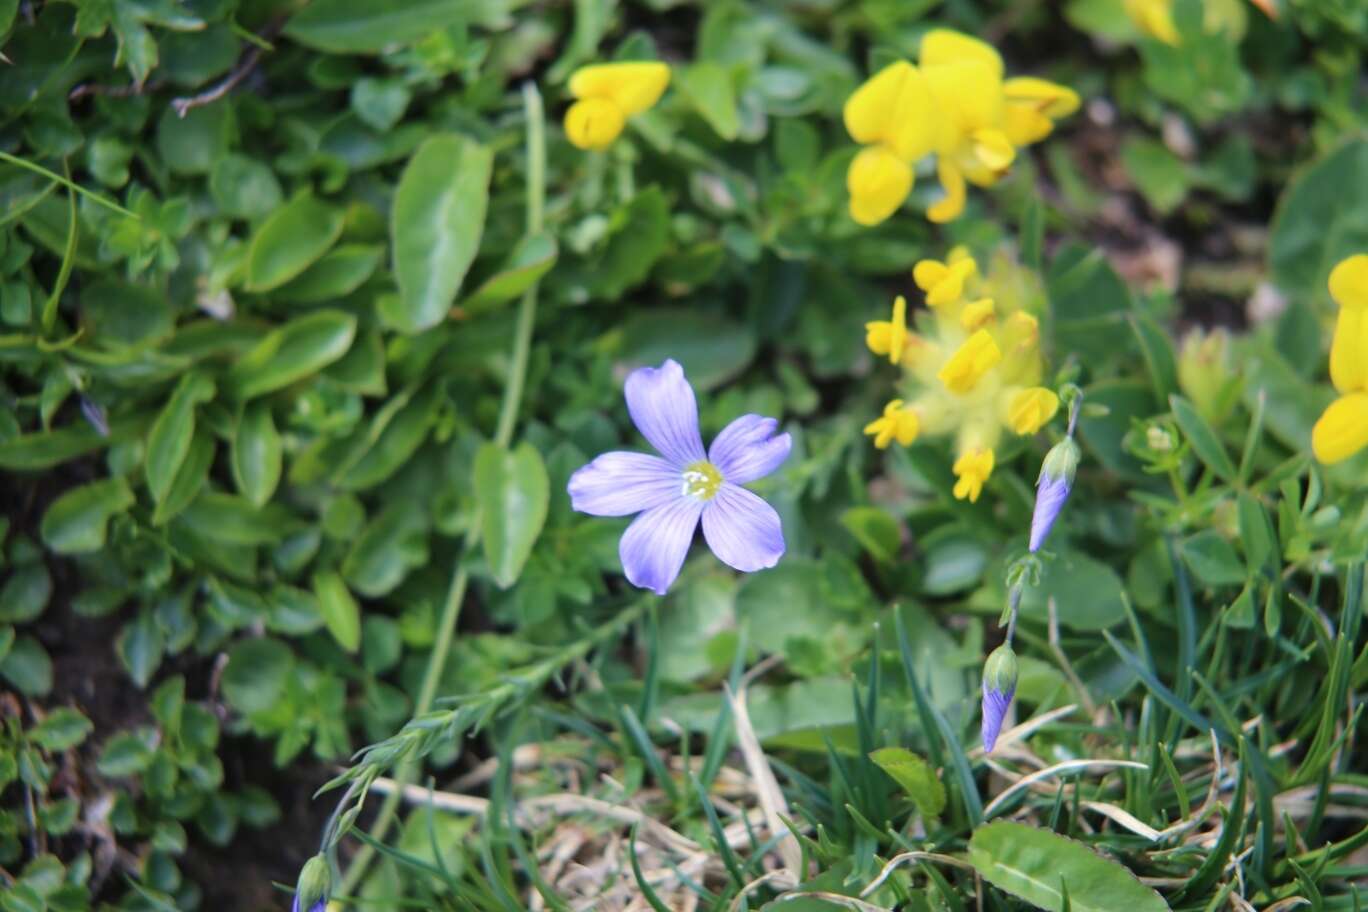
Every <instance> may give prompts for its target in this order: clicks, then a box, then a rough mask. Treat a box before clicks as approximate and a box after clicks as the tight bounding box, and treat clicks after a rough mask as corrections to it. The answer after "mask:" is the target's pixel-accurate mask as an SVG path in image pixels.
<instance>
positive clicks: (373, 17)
mask: <svg viewBox="0 0 1368 912" xmlns="http://www.w3.org/2000/svg"><path fill="white" fill-rule="evenodd" d="M467 6H468V4H466V3H465V2H463V0H404V2H403V3H376V2H374V0H313V2H312V3H310V4H309V5H308V6H306V7H304V9H302V10H300V11H299V13H298V14H297V15H296V16H295V17H294V18H292V19H291V20H290V21H289V24H287V25H286V26H285V34H286V35H288V36H290V37H291V38H293V39H294V40H295V41H298V42H299V43H300V44H303V45H307V46H308V47H311V48H317V49H318V50H320V51H328V52H330V53H334V54H374V53H376V52H378V51H380V50H382V49H384V48H386V47H389V46H390V45H400V44H409V43H412V42H414V41H417V40H418V39H419V38H422V37H423V36H424V35H427V34H428V33H429V32H432V31H439V30H441V29H445V28H446V27H447V26H449V25H454V24H456V23H458V22H459V23H463V22H465V20H466V17H467V16H468V15H469V13H468V11H467Z"/></svg>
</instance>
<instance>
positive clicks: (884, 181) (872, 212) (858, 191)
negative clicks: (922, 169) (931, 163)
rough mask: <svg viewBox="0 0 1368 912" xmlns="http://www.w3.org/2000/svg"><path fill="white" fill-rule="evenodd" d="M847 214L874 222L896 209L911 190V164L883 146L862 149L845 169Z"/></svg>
mask: <svg viewBox="0 0 1368 912" xmlns="http://www.w3.org/2000/svg"><path fill="white" fill-rule="evenodd" d="M846 189H847V190H849V191H850V217H851V218H853V219H854V220H855V221H857V222H859V223H860V224H861V225H877V224H879V223H880V222H882V221H883V220H884V219H886V218H888V217H889V216H890V215H892V214H893V213H894V212H896V211H897V210H898V207H899V206H901V205H902V204H903V201H904V200H906V199H907V195H908V194H909V193H911V192H912V166H911V165H909V164H908V163H907V162H905V161H903V160H902V159H900V158H898V157H897V156H896V155H894V154H893V153H892V152H890V151H889V150H888V149H887V148H885V147H884V146H870V147H869V148H867V149H861V150H860V152H859V154H858V155H856V156H855V158H854V159H853V160H852V161H851V163H850V170H849V171H847V172H846Z"/></svg>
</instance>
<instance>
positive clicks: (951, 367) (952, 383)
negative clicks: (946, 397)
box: [937, 329, 1002, 395]
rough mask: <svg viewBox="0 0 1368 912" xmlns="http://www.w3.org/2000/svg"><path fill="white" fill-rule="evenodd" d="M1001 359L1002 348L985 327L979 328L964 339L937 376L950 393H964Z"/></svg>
mask: <svg viewBox="0 0 1368 912" xmlns="http://www.w3.org/2000/svg"><path fill="white" fill-rule="evenodd" d="M1001 360H1002V349H1000V348H998V344H997V342H995V341H994V340H993V337H992V335H991V334H990V333H989V332H988V330H986V329H980V330H979V331H978V332H976V333H974V334H973V335H972V336H970V337H969V338H968V339H965V340H964V344H962V345H961V346H960V347H959V349H958V350H957V351H956V352H955V353H954V354H953V355H951V356H950V360H949V361H947V362H945V366H944V367H942V368H941V369H940V373H939V374H937V376H938V377H939V378H940V381H941V383H944V384H945V388H946V389H948V390H950V392H952V393H959V394H960V395H964V394H965V393H968V392H970V391H972V390H973V388H974V387H975V386H977V385H978V382H979V380H981V379H982V378H983V375H984V374H986V373H988V371H990V370H992V369H993V368H994V367H995V366H996V365H997V364H998V362H1000V361H1001Z"/></svg>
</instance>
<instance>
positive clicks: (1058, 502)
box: [1030, 437, 1079, 554]
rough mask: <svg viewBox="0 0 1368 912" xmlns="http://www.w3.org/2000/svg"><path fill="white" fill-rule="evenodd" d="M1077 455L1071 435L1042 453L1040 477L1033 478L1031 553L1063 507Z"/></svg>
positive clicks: (1071, 481) (1076, 465)
mask: <svg viewBox="0 0 1368 912" xmlns="http://www.w3.org/2000/svg"><path fill="white" fill-rule="evenodd" d="M1078 459H1079V452H1078V444H1076V443H1074V441H1073V438H1072V437H1065V438H1064V439H1063V440H1061V441H1060V442H1059V443H1057V444H1055V445H1054V446H1053V447H1051V449H1050V452H1049V453H1047V454H1045V461H1044V463H1043V464H1042V465H1041V467H1040V477H1039V478H1037V479H1036V500H1035V510H1034V511H1032V513H1031V544H1030V550H1031V553H1032V554H1034V553H1035V552H1037V551H1039V550H1040V548H1041V546H1042V545H1044V544H1045V539H1046V538H1048V537H1049V536H1050V530H1051V529H1053V528H1054V524H1055V520H1056V519H1058V518H1059V511H1060V510H1063V509H1064V501H1066V500H1068V499H1069V491H1070V490H1072V489H1073V481H1074V474H1075V473H1076V472H1077V471H1078Z"/></svg>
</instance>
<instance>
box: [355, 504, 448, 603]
mask: <svg viewBox="0 0 1368 912" xmlns="http://www.w3.org/2000/svg"><path fill="white" fill-rule="evenodd" d="M427 559H428V549H427V518H426V517H425V516H424V515H423V513H422V511H421V510H418V509H415V505H413V504H408V503H391V504H390V505H389V506H388V507H386V508H385V510H384V511H383V512H382V513H381V514H380V515H379V516H377V517H376V518H375V519H374V520H372V521H371V522H370V523H369V524H367V526H366V527H365V528H364V529H362V530H361V534H360V535H358V536H357V537H356V541H355V542H354V543H353V544H352V547H351V550H350V551H348V552H347V556H346V558H345V559H344V560H343V561H342V575H343V576H344V577H346V580H347V582H348V583H350V584H351V587H352V588H353V589H355V590H356V591H357V592H359V593H361V594H362V595H364V596H366V597H368V598H379V597H380V596H382V595H388V594H389V593H391V592H393V591H394V589H395V587H397V586H398V585H399V584H400V583H402V582H403V581H404V578H405V577H407V576H408V574H409V571H411V570H413V569H414V568H415V567H421V566H422V565H423V564H425V563H427Z"/></svg>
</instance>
